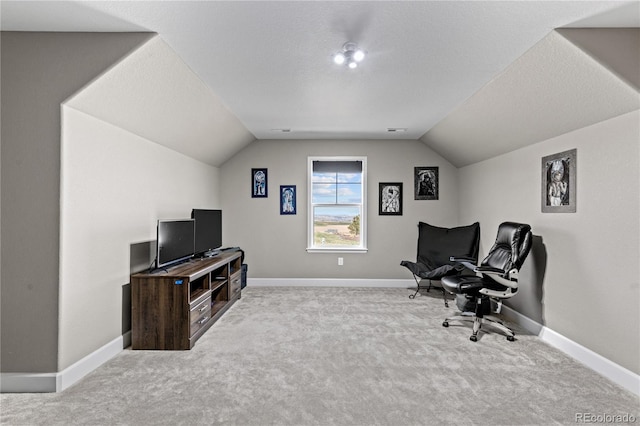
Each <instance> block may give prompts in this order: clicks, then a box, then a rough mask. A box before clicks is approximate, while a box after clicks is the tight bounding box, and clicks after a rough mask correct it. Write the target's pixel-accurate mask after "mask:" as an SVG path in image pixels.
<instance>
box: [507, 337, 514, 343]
mask: <svg viewBox="0 0 640 426" xmlns="http://www.w3.org/2000/svg"><path fill="white" fill-rule="evenodd" d="M507 340H508V341H510V342H513V341H514V340H516V338H515V336H507Z"/></svg>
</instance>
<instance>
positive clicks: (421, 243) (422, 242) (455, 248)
mask: <svg viewBox="0 0 640 426" xmlns="http://www.w3.org/2000/svg"><path fill="white" fill-rule="evenodd" d="M479 245H480V224H479V223H478V222H476V223H474V224H472V225H468V226H459V227H456V228H440V227H438V226H433V225H429V224H428V223H424V222H419V223H418V254H417V258H416V261H415V262H411V261H408V260H403V261H402V262H400V265H402V266H404V267H405V268H407V269H409V271H411V273H412V274H413V279H414V280H415V281H416V284H417V286H418V288H417V289H416V292H415V293H413V294H412V295H410V296H409V298H410V299H413V298H415V297H416V295H417V294H418V292H419V291H420V290H421V289H423V288H425V287H423V286H420V283H421V282H422V281H423V280H428V281H429V285H428V286H427V287H426V289H427V291H429V290H431V288H434V289H438V290H440V291H442V297H443V299H444V305H445V306H447V307H449V302H448V301H447V296H446V293H445V291H444V289H443V288H442V287H432V285H433V283H432V281H439V280H441V279H442V278H443V277H446V276H452V275H458V274H460V273H461V272H462V271H464V269H465V267H464V266H463V265H461V264H459V263H456V262H454V261H451V257H452V256H454V257H465V258H469V259H477V257H478V247H479ZM418 278H420V280H419V281H418Z"/></svg>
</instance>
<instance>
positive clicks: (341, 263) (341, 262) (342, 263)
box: [338, 257, 344, 266]
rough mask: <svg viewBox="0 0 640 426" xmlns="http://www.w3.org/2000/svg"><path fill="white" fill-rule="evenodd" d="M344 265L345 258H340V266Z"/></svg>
mask: <svg viewBox="0 0 640 426" xmlns="http://www.w3.org/2000/svg"><path fill="white" fill-rule="evenodd" d="M342 265H344V257H339V258H338V266H342Z"/></svg>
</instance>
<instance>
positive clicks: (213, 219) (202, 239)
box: [191, 209, 222, 257]
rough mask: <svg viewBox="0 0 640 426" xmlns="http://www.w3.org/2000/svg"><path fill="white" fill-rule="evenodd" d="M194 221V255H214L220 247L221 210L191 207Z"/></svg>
mask: <svg viewBox="0 0 640 426" xmlns="http://www.w3.org/2000/svg"><path fill="white" fill-rule="evenodd" d="M191 218H192V219H193V220H195V222H196V242H195V250H194V251H195V255H196V256H203V257H207V256H214V255H215V254H217V253H218V252H219V249H220V247H222V210H205V209H193V210H192V211H191Z"/></svg>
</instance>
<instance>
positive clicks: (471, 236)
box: [417, 222, 480, 269]
mask: <svg viewBox="0 0 640 426" xmlns="http://www.w3.org/2000/svg"><path fill="white" fill-rule="evenodd" d="M479 245H480V224H479V223H478V222H476V223H474V224H472V225H468V226H459V227H456V228H440V227H438V226H433V225H429V224H428V223H424V222H420V223H418V259H417V260H418V263H423V264H425V265H427V266H429V267H430V268H432V269H435V268H438V267H440V266H443V265H453V264H454V263H453V262H451V260H450V259H449V258H450V257H451V256H458V257H471V258H473V259H475V261H477V259H478V247H479ZM475 261H474V263H475Z"/></svg>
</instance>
